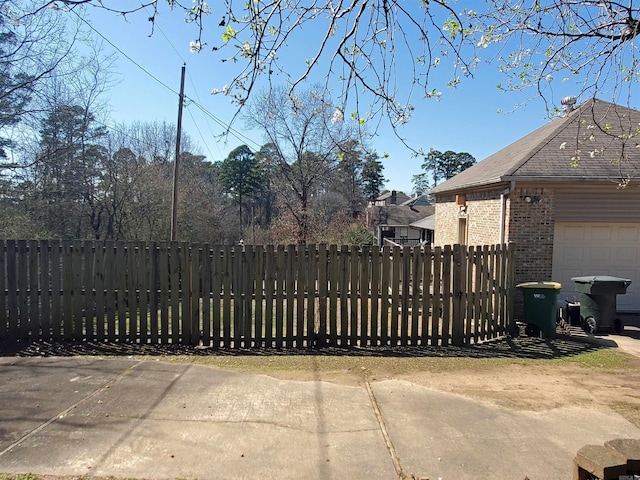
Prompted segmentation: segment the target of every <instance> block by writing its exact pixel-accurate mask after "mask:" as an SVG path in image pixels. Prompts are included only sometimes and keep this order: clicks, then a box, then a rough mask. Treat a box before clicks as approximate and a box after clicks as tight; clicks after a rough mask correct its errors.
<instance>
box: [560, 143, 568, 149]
mask: <svg viewBox="0 0 640 480" xmlns="http://www.w3.org/2000/svg"><path fill="white" fill-rule="evenodd" d="M566 146H567V142H562V143H561V144H560V150H564V149H565V147H566Z"/></svg>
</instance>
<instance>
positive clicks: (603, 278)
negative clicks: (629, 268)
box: [571, 275, 631, 287]
mask: <svg viewBox="0 0 640 480" xmlns="http://www.w3.org/2000/svg"><path fill="white" fill-rule="evenodd" d="M571 280H573V281H574V282H576V283H590V284H596V283H619V284H624V285H625V286H627V287H628V286H629V285H631V280H630V279H628V278H620V277H612V276H610V275H590V276H586V277H571Z"/></svg>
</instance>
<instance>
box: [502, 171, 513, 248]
mask: <svg viewBox="0 0 640 480" xmlns="http://www.w3.org/2000/svg"><path fill="white" fill-rule="evenodd" d="M515 188H516V182H515V180H511V183H510V184H509V186H508V187H507V188H506V189H504V190H503V191H502V193H500V244H501V245H502V244H503V243H504V237H505V230H506V223H507V222H506V220H507V218H506V217H507V197H508V196H509V194H510V193H511V192H513V190H514V189H515Z"/></svg>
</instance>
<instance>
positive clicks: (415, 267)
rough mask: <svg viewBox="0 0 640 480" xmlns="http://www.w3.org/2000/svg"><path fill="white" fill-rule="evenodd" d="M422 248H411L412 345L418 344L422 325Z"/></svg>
mask: <svg viewBox="0 0 640 480" xmlns="http://www.w3.org/2000/svg"><path fill="white" fill-rule="evenodd" d="M422 257H423V253H422V249H421V248H420V247H414V248H413V249H412V250H411V334H410V338H411V345H414V346H415V345H418V338H419V333H420V332H419V331H418V329H419V325H420V321H419V318H420V290H421V288H420V287H421V286H422V282H423V279H422V278H421V273H422V269H421V268H420V267H421V262H422Z"/></svg>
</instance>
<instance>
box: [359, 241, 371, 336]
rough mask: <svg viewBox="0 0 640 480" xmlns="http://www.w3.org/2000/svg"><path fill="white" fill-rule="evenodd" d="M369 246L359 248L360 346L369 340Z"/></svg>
mask: <svg viewBox="0 0 640 480" xmlns="http://www.w3.org/2000/svg"><path fill="white" fill-rule="evenodd" d="M369 252H370V248H369V246H367V245H363V246H362V247H361V248H360V252H359V256H360V270H359V271H360V322H359V323H360V327H359V328H360V346H362V347H365V346H367V345H368V343H367V342H368V340H369V322H370V319H369V278H370V273H369V272H370V270H371V268H370V263H369V262H370V254H369Z"/></svg>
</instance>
